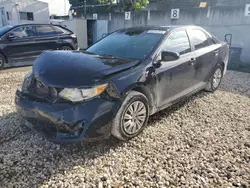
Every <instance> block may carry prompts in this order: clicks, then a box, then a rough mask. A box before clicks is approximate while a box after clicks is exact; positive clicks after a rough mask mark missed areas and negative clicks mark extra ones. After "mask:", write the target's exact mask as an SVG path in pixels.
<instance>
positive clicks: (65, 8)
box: [64, 0, 67, 15]
mask: <svg viewBox="0 0 250 188" xmlns="http://www.w3.org/2000/svg"><path fill="white" fill-rule="evenodd" d="M66 14H67V13H66V0H64V15H66Z"/></svg>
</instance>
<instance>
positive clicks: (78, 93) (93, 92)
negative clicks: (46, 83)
mask: <svg viewBox="0 0 250 188" xmlns="http://www.w3.org/2000/svg"><path fill="white" fill-rule="evenodd" d="M107 85H108V84H103V85H99V86H95V87H92V88H89V89H76V88H74V89H70V88H65V89H63V90H62V91H61V92H60V93H59V96H60V97H62V98H64V99H67V100H70V101H72V102H81V101H84V100H87V99H90V98H93V97H95V96H98V95H100V94H101V93H102V92H103V91H104V90H105V89H106V87H107Z"/></svg>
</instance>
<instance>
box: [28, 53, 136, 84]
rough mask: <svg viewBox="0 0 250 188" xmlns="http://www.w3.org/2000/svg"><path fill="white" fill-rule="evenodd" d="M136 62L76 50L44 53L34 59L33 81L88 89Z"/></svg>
mask: <svg viewBox="0 0 250 188" xmlns="http://www.w3.org/2000/svg"><path fill="white" fill-rule="evenodd" d="M138 63H139V61H134V60H128V59H119V58H114V57H110V56H99V55H95V54H91V53H87V52H80V51H77V52H70V51H46V52H44V53H43V54H41V55H40V56H39V57H38V58H37V59H36V61H35V63H34V65H33V73H34V75H35V78H36V79H38V80H40V81H41V82H43V83H44V84H46V85H48V86H52V87H59V88H75V87H85V86H92V85H94V84H95V83H96V82H101V81H102V79H105V77H107V76H109V75H111V74H112V75H113V74H116V73H119V72H121V71H124V70H127V69H129V68H131V67H133V66H135V65H137V64H138Z"/></svg>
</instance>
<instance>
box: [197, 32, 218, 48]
mask: <svg viewBox="0 0 250 188" xmlns="http://www.w3.org/2000/svg"><path fill="white" fill-rule="evenodd" d="M192 35H193V43H194V47H195V50H199V49H201V48H205V47H207V46H210V45H212V44H214V43H213V41H212V39H211V38H210V37H209V36H207V35H206V34H205V33H204V32H203V31H201V30H199V29H193V30H192Z"/></svg>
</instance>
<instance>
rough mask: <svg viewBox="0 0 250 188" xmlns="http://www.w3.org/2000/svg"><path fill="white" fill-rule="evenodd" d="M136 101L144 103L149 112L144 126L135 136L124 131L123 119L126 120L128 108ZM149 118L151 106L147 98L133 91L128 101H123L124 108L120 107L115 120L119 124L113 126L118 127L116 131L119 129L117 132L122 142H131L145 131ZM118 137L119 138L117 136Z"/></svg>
mask: <svg viewBox="0 0 250 188" xmlns="http://www.w3.org/2000/svg"><path fill="white" fill-rule="evenodd" d="M135 101H140V102H143V104H144V105H145V107H146V111H147V117H146V120H145V122H144V124H143V125H142V127H141V129H140V130H139V131H137V132H136V133H135V134H132V135H131V134H127V133H126V132H125V131H124V128H123V118H124V114H125V112H126V110H127V109H128V107H129V106H130V105H131V104H132V103H133V102H135ZM148 118H149V105H148V99H147V98H146V96H144V95H143V94H141V93H139V92H134V91H132V92H131V93H129V94H128V95H127V97H126V99H125V100H124V101H123V104H122V106H121V107H120V109H119V111H118V112H117V114H116V117H115V119H114V121H117V122H118V125H117V124H116V125H113V126H118V127H116V129H118V130H117V131H118V132H119V133H120V136H119V138H118V139H122V140H129V139H131V138H134V137H136V136H137V135H139V134H140V133H141V132H142V131H143V129H144V128H145V126H146V125H147V123H148ZM114 136H115V135H114ZM115 137H117V136H115Z"/></svg>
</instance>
